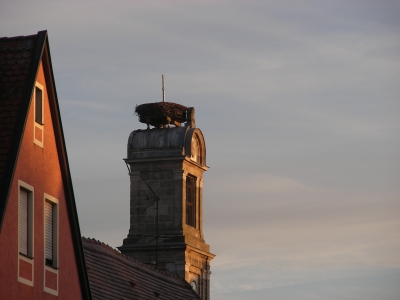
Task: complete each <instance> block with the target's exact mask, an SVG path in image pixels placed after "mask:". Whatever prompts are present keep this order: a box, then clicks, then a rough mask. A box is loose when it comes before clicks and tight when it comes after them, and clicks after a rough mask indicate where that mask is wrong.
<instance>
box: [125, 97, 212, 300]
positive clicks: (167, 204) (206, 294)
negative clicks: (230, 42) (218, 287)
mask: <svg viewBox="0 0 400 300" xmlns="http://www.w3.org/2000/svg"><path fill="white" fill-rule="evenodd" d="M136 113H137V114H138V115H139V120H140V121H141V122H143V123H146V124H147V125H148V128H147V129H146V130H135V131H133V132H132V133H131V134H130V136H129V139H128V149H127V150H128V151H127V158H126V159H125V162H126V164H127V166H128V168H129V176H130V228H129V233H128V236H127V238H126V239H124V240H123V245H122V246H120V247H118V249H119V250H120V251H121V252H122V253H123V254H125V255H128V256H130V257H132V258H135V259H137V260H139V261H141V262H143V263H146V264H151V265H153V266H155V267H156V268H157V269H160V270H165V271H168V272H171V273H173V274H176V275H178V276H181V277H182V278H184V279H185V280H186V281H187V282H189V283H190V284H191V285H192V287H193V289H195V291H196V292H197V293H198V294H199V295H200V298H201V299H202V300H208V299H210V274H211V272H210V261H211V260H212V259H213V258H214V255H213V254H211V253H210V246H209V245H207V244H206V243H205V241H204V236H203V209H202V204H203V172H204V171H207V169H208V167H207V166H206V145H205V141H204V137H203V134H202V132H201V131H200V129H198V128H196V125H195V119H194V108H187V107H185V106H182V105H179V104H175V103H171V102H158V103H148V104H142V105H139V106H137V107H136ZM150 125H152V126H154V128H152V129H150Z"/></svg>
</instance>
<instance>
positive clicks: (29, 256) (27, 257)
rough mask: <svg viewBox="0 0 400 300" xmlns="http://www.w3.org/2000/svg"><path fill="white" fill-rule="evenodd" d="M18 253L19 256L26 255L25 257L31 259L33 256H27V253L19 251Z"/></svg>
mask: <svg viewBox="0 0 400 300" xmlns="http://www.w3.org/2000/svg"><path fill="white" fill-rule="evenodd" d="M19 255H21V256H23V257H26V258H29V259H33V257H32V256H29V255H27V254H24V253H21V252H20V253H19Z"/></svg>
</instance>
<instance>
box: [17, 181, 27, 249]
mask: <svg viewBox="0 0 400 300" xmlns="http://www.w3.org/2000/svg"><path fill="white" fill-rule="evenodd" d="M19 252H20V253H21V254H24V255H28V192H27V191H25V190H24V189H20V190H19Z"/></svg>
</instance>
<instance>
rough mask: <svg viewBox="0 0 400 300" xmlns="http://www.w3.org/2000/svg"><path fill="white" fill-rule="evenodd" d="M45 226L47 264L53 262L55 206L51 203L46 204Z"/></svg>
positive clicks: (46, 202)
mask: <svg viewBox="0 0 400 300" xmlns="http://www.w3.org/2000/svg"><path fill="white" fill-rule="evenodd" d="M44 224H45V225H44V226H45V229H44V230H45V258H46V262H48V263H50V264H52V261H53V204H52V203H51V202H50V201H47V200H46V201H45V203H44Z"/></svg>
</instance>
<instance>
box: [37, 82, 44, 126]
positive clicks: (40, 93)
mask: <svg viewBox="0 0 400 300" xmlns="http://www.w3.org/2000/svg"><path fill="white" fill-rule="evenodd" d="M35 122H37V123H39V124H43V91H42V89H41V88H39V87H38V86H36V87H35Z"/></svg>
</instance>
